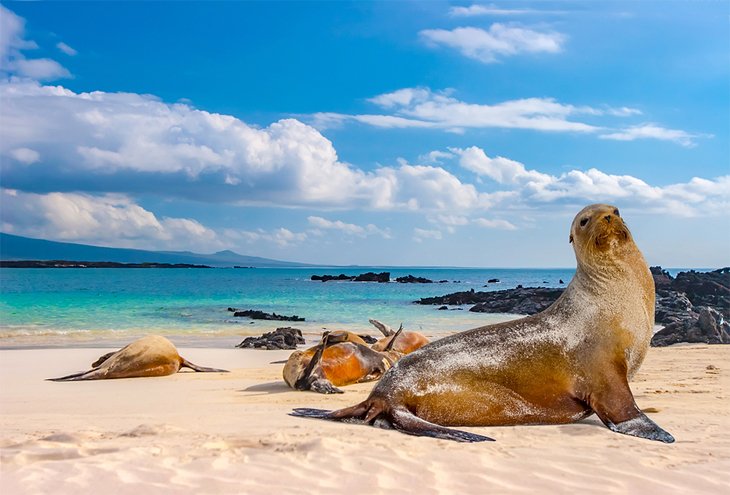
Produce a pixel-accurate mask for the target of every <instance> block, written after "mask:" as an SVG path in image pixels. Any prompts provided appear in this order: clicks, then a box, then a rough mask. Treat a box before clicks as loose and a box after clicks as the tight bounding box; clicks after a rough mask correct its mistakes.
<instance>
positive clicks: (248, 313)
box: [228, 308, 304, 321]
mask: <svg viewBox="0 0 730 495" xmlns="http://www.w3.org/2000/svg"><path fill="white" fill-rule="evenodd" d="M228 311H232V312H233V316H235V317H237V318H251V319H252V320H271V321H304V318H301V317H299V316H297V315H292V316H285V315H277V314H276V313H264V312H263V311H259V310H257V309H247V310H245V311H239V310H237V309H235V308H228Z"/></svg>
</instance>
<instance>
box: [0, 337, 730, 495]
mask: <svg viewBox="0 0 730 495" xmlns="http://www.w3.org/2000/svg"><path fill="white" fill-rule="evenodd" d="M112 350H113V349H112ZM107 351H108V350H107V349H47V350H12V351H0V387H1V389H0V390H1V391H0V412H1V418H0V431H1V432H2V437H1V438H0V447H1V452H2V455H1V458H0V459H1V462H2V464H1V468H0V469H1V470H0V492H2V493H3V494H5V495H9V494H24V493H40V494H64V493H69V494H84V493H88V494H94V495H99V494H113V493H114V494H116V493H119V494H126V493H130V494H135V495H140V494H146V493H154V494H168V493H196V494H205V493H244V494H248V493H251V494H258V493H261V494H267V495H271V494H279V493H325V492H328V493H347V494H348V495H354V494H357V493H368V494H370V493H392V492H398V493H419V494H428V493H530V494H544V493H571V494H572V493H577V492H579V491H580V492H581V493H601V494H605V493H631V494H634V493H642V494H649V493H657V494H670V493H730V476H728V474H727V473H728V472H730V419H729V418H730V416H729V415H730V407H728V406H729V405H730V401H729V399H728V398H729V394H730V387H729V382H730V380H729V378H728V377H730V346H703V345H692V346H675V347H671V348H663V349H651V351H650V352H649V356H648V358H647V360H646V362H645V364H644V366H643V367H642V369H641V371H640V372H639V374H638V375H637V377H636V379H635V381H634V383H633V384H632V388H633V390H634V393H635V395H636V398H637V402H638V404H639V406H640V407H642V408H645V409H648V408H652V409H650V411H655V412H649V413H648V414H649V416H650V417H651V418H652V419H654V420H655V421H656V422H657V423H658V424H659V425H661V426H662V427H664V428H665V429H667V430H668V431H669V432H671V433H672V434H673V435H674V436H675V437H676V439H677V442H676V443H674V444H671V445H666V444H662V443H658V442H652V441H648V440H642V439H637V438H633V437H628V436H625V435H619V434H616V433H612V432H610V431H609V430H608V429H606V428H605V427H604V426H603V425H602V424H601V423H600V422H599V421H598V420H597V419H596V418H595V416H593V417H591V418H588V419H586V420H583V421H581V422H579V423H576V424H573V425H564V426H521V427H502V428H471V429H470V430H471V431H475V432H478V433H482V434H486V435H489V436H491V437H493V438H495V439H496V440H497V441H496V442H488V443H478V444H460V443H454V442H448V441H444V440H435V439H430V438H418V437H410V436H407V435H403V434H401V433H398V432H395V431H387V430H380V429H377V428H372V427H366V426H358V425H349V424H340V423H330V422H326V421H317V420H308V419H301V418H294V417H290V416H288V415H287V413H288V412H289V411H290V410H291V409H292V408H294V407H319V408H326V409H332V408H339V407H342V406H347V405H352V404H354V403H355V402H358V401H360V400H361V399H363V398H364V397H365V396H366V395H367V393H368V391H369V390H370V388H371V387H372V384H361V385H355V386H351V387H347V388H346V393H345V394H343V395H337V396H324V395H319V394H315V393H311V392H294V391H292V390H290V389H288V388H287V387H286V385H285V384H284V383H283V381H282V380H281V376H280V374H281V368H282V365H281V364H269V362H270V361H276V360H281V359H286V357H287V356H288V352H285V351H271V352H267V351H257V350H241V349H230V350H228V349H182V350H181V354H182V355H183V356H185V357H186V358H188V359H189V360H191V361H193V362H195V363H197V364H200V365H203V366H216V367H224V368H228V369H230V370H232V373H228V374H209V373H187V372H185V373H178V374H177V375H173V376H168V377H161V378H134V379H124V380H106V381H96V382H71V383H55V382H47V381H44V380H43V379H44V378H48V377H54V376H61V375H64V374H68V373H71V372H75V371H80V370H82V369H85V366H86V365H88V364H89V363H91V362H92V361H93V360H94V359H96V358H97V357H98V356H99V355H101V354H102V353H103V352H107Z"/></svg>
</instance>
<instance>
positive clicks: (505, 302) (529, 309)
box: [415, 286, 564, 315]
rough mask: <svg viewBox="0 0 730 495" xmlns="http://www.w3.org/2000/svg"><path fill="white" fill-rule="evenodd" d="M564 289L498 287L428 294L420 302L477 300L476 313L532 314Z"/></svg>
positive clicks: (418, 302)
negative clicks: (432, 295)
mask: <svg viewBox="0 0 730 495" xmlns="http://www.w3.org/2000/svg"><path fill="white" fill-rule="evenodd" d="M563 290H564V289H551V288H546V287H531V288H524V287H522V286H519V287H518V288H516V289H507V290H498V291H494V292H475V291H474V290H473V289H472V290H470V291H467V292H454V293H453V294H447V295H445V296H440V297H424V298H422V299H420V300H418V301H415V302H416V303H417V304H434V305H442V306H443V305H451V306H459V305H463V304H474V305H475V306H473V307H472V308H471V309H470V310H469V311H474V312H476V313H512V314H525V315H532V314H535V313H539V312H540V311H542V310H544V309H546V308H547V307H548V306H550V305H551V304H552V303H554V302H555V301H556V300H557V299H558V297H560V294H562V293H563Z"/></svg>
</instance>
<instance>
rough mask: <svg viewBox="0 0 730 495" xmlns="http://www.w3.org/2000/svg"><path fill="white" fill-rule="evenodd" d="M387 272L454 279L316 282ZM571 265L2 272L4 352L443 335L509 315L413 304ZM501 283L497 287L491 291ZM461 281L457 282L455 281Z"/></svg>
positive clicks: (0, 336) (561, 275)
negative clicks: (355, 334)
mask: <svg viewBox="0 0 730 495" xmlns="http://www.w3.org/2000/svg"><path fill="white" fill-rule="evenodd" d="M367 271H375V272H381V271H390V272H391V279H395V277H399V276H403V275H408V274H411V275H414V276H421V277H426V278H429V279H431V280H435V281H438V280H448V282H446V283H434V284H400V283H394V282H391V283H387V284H378V283H366V282H326V283H322V282H316V281H311V280H310V277H311V275H313V274H319V275H321V274H332V275H336V274H339V273H345V274H348V275H357V274H360V273H363V272H367ZM573 272H574V270H572V269H541V270H531V269H457V268H397V269H396V268H382V267H358V268H352V269H350V268H254V269H95V268H85V269H84V268H81V269H2V270H0V347H4V348H11V347H55V346H71V345H76V346H78V345H84V346H85V345H88V346H91V345H117V344H120V343H124V342H127V341H129V340H130V339H131V338H134V337H137V336H140V335H144V334H149V333H159V334H163V335H166V336H169V337H170V338H171V339H172V340H173V341H174V342H175V343H176V344H178V345H202V346H209V347H229V346H231V345H233V344H236V343H238V342H239V341H240V340H241V338H242V337H244V336H247V335H260V334H261V333H263V332H266V331H271V330H273V329H274V328H276V327H277V326H287V325H291V326H296V327H297V328H301V329H302V330H304V332H305V334H307V336H308V337H309V338H310V339H314V338H316V336H317V335H318V334H319V333H320V332H321V331H322V329H323V328H328V329H338V328H341V329H349V330H355V331H360V332H363V331H365V332H371V333H373V332H375V329H374V327H372V326H371V325H370V324H369V323H368V318H376V319H379V320H381V321H383V322H385V323H387V324H389V325H391V326H393V327H397V326H398V325H399V324H400V323H401V322H402V323H403V324H404V327H405V328H406V329H409V330H420V331H423V332H424V333H426V334H427V335H429V336H432V337H437V336H439V335H445V334H447V333H451V332H455V331H461V330H466V329H468V328H472V327H476V326H479V325H484V324H487V323H493V322H496V321H502V320H504V319H506V318H509V317H507V316H505V315H489V314H479V313H470V312H469V311H467V310H468V307H465V308H463V310H461V311H458V310H454V311H438V310H437V309H436V307H435V306H421V305H417V304H413V303H412V301H414V300H416V299H419V298H421V297H428V296H437V295H443V294H447V293H450V292H456V291H465V290H470V289H474V290H477V291H478V290H500V289H509V288H514V287H516V286H517V285H518V284H522V285H524V286H525V287H530V286H546V287H559V286H560V284H559V280H560V279H562V280H563V281H564V282H565V285H567V283H568V282H569V281H570V279H571V277H572V275H573ZM492 278H497V279H499V280H500V283H498V284H489V285H488V287H484V285H486V282H487V280H489V279H492ZM457 281H458V282H457ZM228 307H235V308H239V309H258V310H261V311H266V312H276V313H278V314H284V315H292V314H296V315H299V316H301V317H304V318H306V321H305V322H303V323H293V322H270V321H252V320H250V319H248V318H234V317H233V315H232V313H230V312H228V311H227V308H228Z"/></svg>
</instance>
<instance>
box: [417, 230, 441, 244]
mask: <svg viewBox="0 0 730 495" xmlns="http://www.w3.org/2000/svg"><path fill="white" fill-rule="evenodd" d="M424 239H435V240H441V239H443V234H442V233H441V231H440V230H429V229H421V228H418V227H416V228H414V229H413V240H414V241H416V242H423V240H424Z"/></svg>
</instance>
